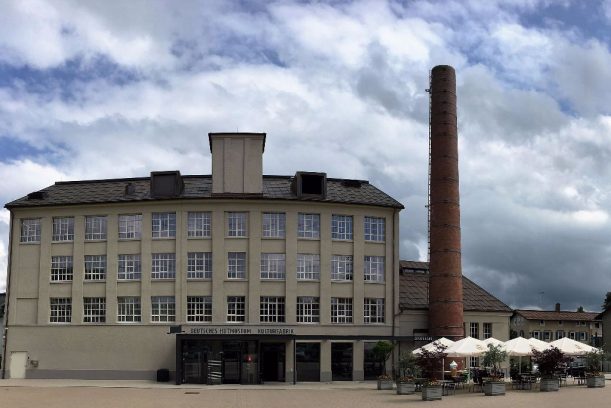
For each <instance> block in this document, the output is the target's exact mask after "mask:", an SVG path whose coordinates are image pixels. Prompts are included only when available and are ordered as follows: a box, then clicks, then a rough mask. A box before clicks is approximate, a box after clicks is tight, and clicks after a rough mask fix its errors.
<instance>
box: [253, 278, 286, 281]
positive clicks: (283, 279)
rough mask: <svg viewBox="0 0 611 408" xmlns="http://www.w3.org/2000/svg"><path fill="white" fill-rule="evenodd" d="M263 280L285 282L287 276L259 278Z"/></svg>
mask: <svg viewBox="0 0 611 408" xmlns="http://www.w3.org/2000/svg"><path fill="white" fill-rule="evenodd" d="M259 281H261V282H285V281H286V278H259Z"/></svg>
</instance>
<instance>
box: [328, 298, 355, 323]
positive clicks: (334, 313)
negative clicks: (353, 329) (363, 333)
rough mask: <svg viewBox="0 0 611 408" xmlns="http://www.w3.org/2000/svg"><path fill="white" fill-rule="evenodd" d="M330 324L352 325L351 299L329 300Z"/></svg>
mask: <svg viewBox="0 0 611 408" xmlns="http://www.w3.org/2000/svg"><path fill="white" fill-rule="evenodd" d="M331 323H352V298H335V297H334V298H331Z"/></svg>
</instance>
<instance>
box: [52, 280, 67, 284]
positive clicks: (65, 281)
mask: <svg viewBox="0 0 611 408" xmlns="http://www.w3.org/2000/svg"><path fill="white" fill-rule="evenodd" d="M49 283H50V284H58V283H72V281H71V280H61V281H57V280H52V281H49Z"/></svg>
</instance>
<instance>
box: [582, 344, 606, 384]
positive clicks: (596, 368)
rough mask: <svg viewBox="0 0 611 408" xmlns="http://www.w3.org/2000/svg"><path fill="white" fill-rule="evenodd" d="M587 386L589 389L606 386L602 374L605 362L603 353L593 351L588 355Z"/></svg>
mask: <svg viewBox="0 0 611 408" xmlns="http://www.w3.org/2000/svg"><path fill="white" fill-rule="evenodd" d="M585 357H586V385H587V386H588V388H599V387H604V386H605V376H604V375H602V374H601V372H600V367H601V365H602V362H603V352H602V351H592V352H590V353H588V354H586V356H585Z"/></svg>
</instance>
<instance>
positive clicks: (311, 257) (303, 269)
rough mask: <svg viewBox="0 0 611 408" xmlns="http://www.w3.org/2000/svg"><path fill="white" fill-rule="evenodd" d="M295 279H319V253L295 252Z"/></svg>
mask: <svg viewBox="0 0 611 408" xmlns="http://www.w3.org/2000/svg"><path fill="white" fill-rule="evenodd" d="M297 280H311V281H317V280H320V255H319V254H297Z"/></svg>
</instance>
